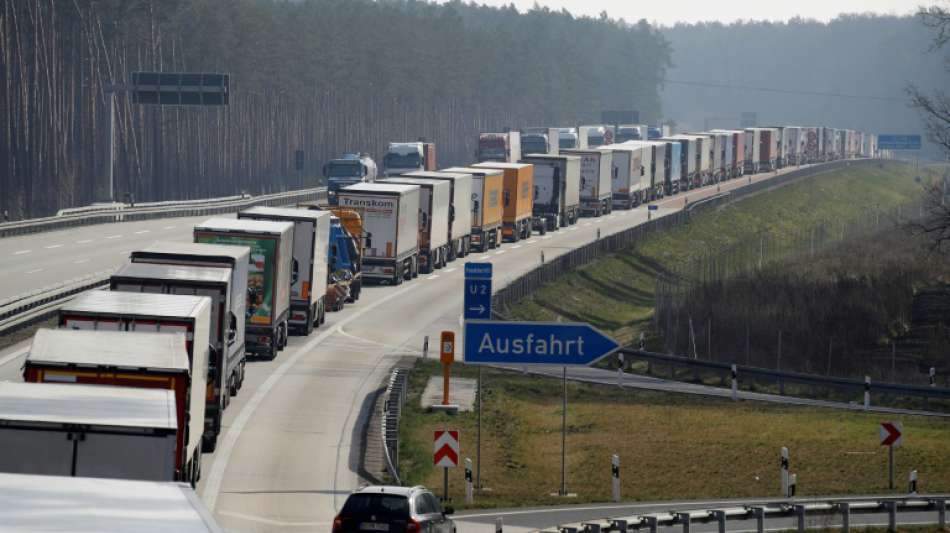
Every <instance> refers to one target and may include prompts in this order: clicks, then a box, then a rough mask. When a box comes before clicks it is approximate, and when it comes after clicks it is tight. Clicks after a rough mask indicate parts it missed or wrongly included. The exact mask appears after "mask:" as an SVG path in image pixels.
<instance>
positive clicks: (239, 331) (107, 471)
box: [0, 125, 877, 485]
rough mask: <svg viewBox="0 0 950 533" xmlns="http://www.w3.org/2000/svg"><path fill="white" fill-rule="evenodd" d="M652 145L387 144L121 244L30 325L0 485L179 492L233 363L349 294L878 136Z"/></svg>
mask: <svg viewBox="0 0 950 533" xmlns="http://www.w3.org/2000/svg"><path fill="white" fill-rule="evenodd" d="M654 133H655V132H653V131H652V129H650V128H647V127H645V126H642V127H641V126H640V125H627V126H623V127H621V128H616V129H615V128H613V127H610V126H604V125H599V126H582V127H579V128H533V129H531V130H526V132H524V134H523V135H522V134H521V132H510V131H509V132H504V133H488V134H483V135H480V136H479V139H478V143H479V149H478V154H477V155H478V157H477V158H478V159H481V161H478V162H476V163H472V164H471V165H470V166H455V167H448V168H444V169H441V170H436V169H435V168H436V166H435V146H434V145H432V144H431V143H425V142H422V141H420V142H416V143H391V144H390V146H389V152H388V153H387V155H386V157H385V158H384V172H383V174H384V175H383V176H377V175H376V172H375V165H374V164H371V163H370V161H371V160H369V158H368V157H367V156H364V155H353V156H352V157H351V156H346V157H344V158H342V159H340V160H335V161H334V162H331V163H328V167H327V174H329V175H330V177H334V178H339V179H338V180H337V181H336V184H337V185H336V186H335V188H334V194H333V200H332V202H330V201H329V200H330V198H329V195H328V198H327V200H328V201H327V202H317V203H306V204H301V205H299V206H297V207H296V208H272V207H255V208H250V209H247V210H245V211H241V212H240V213H238V214H237V216H236V217H234V218H226V217H217V218H211V219H209V220H206V221H204V222H201V223H199V224H196V225H195V226H194V228H193V235H192V240H193V242H191V243H177V242H158V243H154V244H152V245H150V246H147V247H144V248H142V249H139V250H133V251H132V252H131V253H130V256H129V262H128V263H127V264H125V265H123V266H122V267H120V268H119V269H118V270H117V271H116V272H115V273H114V274H113V275H112V277H111V278H110V280H109V284H108V289H107V290H92V291H88V292H85V293H81V294H79V295H77V296H75V297H74V298H73V299H71V300H70V301H68V302H67V303H65V304H64V305H62V307H61V308H60V309H59V311H58V318H57V325H58V328H57V329H46V328H42V329H40V330H39V331H37V332H36V334H35V335H34V337H33V341H32V346H31V348H30V351H29V354H28V356H27V358H26V361H25V363H24V365H23V378H24V381H25V382H26V383H0V442H3V443H4V445H5V446H7V448H6V449H8V451H9V453H7V454H4V456H2V457H0V476H2V475H4V474H11V475H14V474H15V475H36V474H42V475H46V476H64V477H77V476H79V477H99V478H115V479H125V480H138V481H150V482H167V481H178V482H187V483H190V484H192V485H195V484H197V483H198V481H199V479H200V478H201V472H202V468H201V458H202V455H203V454H204V453H208V452H211V451H213V450H214V449H215V448H216V446H217V441H218V438H219V435H220V434H221V431H222V420H223V416H224V413H225V412H226V410H227V409H228V408H229V406H230V405H231V399H232V398H233V397H234V396H235V395H237V394H239V392H240V390H241V388H242V384H243V382H244V379H245V369H246V365H247V361H248V357H249V356H252V355H256V356H258V357H260V358H262V359H266V360H270V359H274V358H275V357H277V356H278V354H279V352H280V351H281V350H283V349H284V348H285V347H286V346H287V344H288V342H289V337H290V336H291V335H303V336H305V335H309V334H310V333H311V332H312V331H313V330H314V328H318V327H319V326H320V325H321V324H323V323H324V322H325V320H326V313H327V311H333V310H339V309H341V308H342V307H343V305H344V304H345V303H346V302H355V301H357V300H358V299H359V295H360V292H361V288H362V285H363V283H364V282H375V283H379V284H389V285H399V284H402V283H404V282H406V281H409V280H412V279H413V278H416V277H417V276H418V275H419V274H420V273H431V272H434V271H435V270H438V269H441V268H444V267H445V266H446V265H448V264H449V263H451V262H453V261H455V260H457V259H459V258H463V257H466V256H467V255H469V254H470V253H472V252H474V251H478V252H486V251H488V250H490V249H493V248H497V247H499V246H502V245H503V243H504V242H518V241H520V240H523V239H528V238H530V237H531V236H532V235H533V234H535V233H540V234H545V233H547V232H549V231H557V230H559V229H560V228H564V227H567V226H570V225H573V224H576V223H577V222H578V219H579V218H580V217H581V216H591V217H600V216H604V215H606V214H608V213H610V212H611V211H612V210H614V209H627V210H628V209H632V208H634V207H636V206H638V205H640V204H643V203H647V202H650V201H654V200H656V199H658V198H662V197H664V196H667V195H672V194H677V193H680V192H683V191H687V190H690V189H693V188H695V187H699V186H703V185H708V184H710V183H716V182H718V181H721V180H727V179H734V178H737V177H739V176H742V175H743V174H749V173H755V172H763V171H772V170H776V169H779V168H782V167H784V166H788V165H802V164H810V163H815V162H821V161H829V160H835V159H843V158H854V157H873V156H875V155H876V152H877V147H876V138H875V136H874V135H870V134H865V133H861V132H855V131H852V130H835V129H830V128H818V127H796V126H783V127H764V128H745V129H741V130H713V131H706V132H694V133H683V134H669V135H667V136H661V137H658V138H652V139H651V137H655V135H654ZM667 133H669V132H667ZM625 139H626V140H625ZM523 141H526V142H524V143H523ZM523 148H528V151H527V152H525V153H522V149H523ZM336 166H343V167H346V166H348V167H350V168H349V171H347V172H344V171H342V170H336ZM331 167H333V170H331ZM397 171H403V172H398V173H397ZM344 179H345V180H349V182H348V183H346V182H344V181H343V180H344ZM328 193H329V187H328Z"/></svg>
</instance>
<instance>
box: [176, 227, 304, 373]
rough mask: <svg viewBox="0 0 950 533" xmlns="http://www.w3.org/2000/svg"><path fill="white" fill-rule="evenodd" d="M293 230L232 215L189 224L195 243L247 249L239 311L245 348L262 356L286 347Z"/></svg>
mask: <svg viewBox="0 0 950 533" xmlns="http://www.w3.org/2000/svg"><path fill="white" fill-rule="evenodd" d="M293 232H294V225H293V224H291V223H290V222H270V221H264V220H239V219H233V218H212V219H209V220H206V221H204V222H202V223H201V224H198V225H196V226H195V228H194V239H195V242H197V243H204V244H229V245H235V246H247V247H249V248H250V249H251V256H250V265H249V269H248V275H247V295H246V297H247V303H246V305H245V315H244V316H245V322H244V330H245V334H246V336H247V351H248V352H250V353H253V354H257V355H259V356H263V357H265V358H267V359H274V358H275V357H277V352H278V351H280V350H283V349H284V347H285V346H287V335H288V318H289V315H290V280H291V266H292V264H293V242H294V241H293Z"/></svg>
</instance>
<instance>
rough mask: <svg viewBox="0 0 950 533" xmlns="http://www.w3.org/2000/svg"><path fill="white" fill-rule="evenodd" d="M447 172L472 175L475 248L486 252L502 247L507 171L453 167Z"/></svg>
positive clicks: (473, 238)
mask: <svg viewBox="0 0 950 533" xmlns="http://www.w3.org/2000/svg"><path fill="white" fill-rule="evenodd" d="M444 172H461V173H465V174H471V175H472V248H473V249H478V251H479V252H485V251H487V250H489V249H490V248H496V247H498V246H501V226H502V219H503V217H504V206H503V204H502V195H503V194H504V192H503V191H504V187H505V181H504V172H503V171H501V170H497V169H493V168H475V167H450V168H447V169H444Z"/></svg>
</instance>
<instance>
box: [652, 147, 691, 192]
mask: <svg viewBox="0 0 950 533" xmlns="http://www.w3.org/2000/svg"><path fill="white" fill-rule="evenodd" d="M659 140H661V141H673V142H676V143H679V145H680V151H679V153H680V159H679V167H680V168H679V177H680V182H679V187H678V190H679V191H687V190H689V189H692V188H694V187H697V186H699V185H700V182H699V180H698V177H699V173H698V172H697V171H696V169H697V165H698V164H699V157H698V154H697V153H696V145H697V139H696V138H695V137H692V136H690V135H670V136H669V137H660V139H659Z"/></svg>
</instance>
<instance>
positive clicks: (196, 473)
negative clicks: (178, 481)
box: [191, 449, 202, 488]
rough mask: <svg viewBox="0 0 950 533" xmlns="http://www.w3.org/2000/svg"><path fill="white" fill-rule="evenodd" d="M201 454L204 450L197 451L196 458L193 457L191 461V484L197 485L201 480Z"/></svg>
mask: <svg viewBox="0 0 950 533" xmlns="http://www.w3.org/2000/svg"><path fill="white" fill-rule="evenodd" d="M201 454H202V450H200V449H199V450H196V451H195V458H194V459H192V463H191V486H192V487H193V488H194V487H197V486H198V482H199V481H201Z"/></svg>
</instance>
